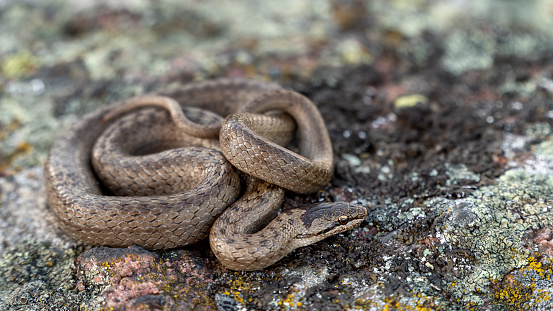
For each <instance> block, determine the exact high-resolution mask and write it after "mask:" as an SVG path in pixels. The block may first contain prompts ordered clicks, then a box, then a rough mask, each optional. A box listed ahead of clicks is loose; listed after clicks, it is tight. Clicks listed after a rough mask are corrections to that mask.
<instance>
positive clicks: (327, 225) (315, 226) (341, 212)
mask: <svg viewBox="0 0 553 311" xmlns="http://www.w3.org/2000/svg"><path fill="white" fill-rule="evenodd" d="M365 217H367V209H366V208H365V207H363V206H361V205H355V204H350V203H345V202H333V203H320V204H315V205H311V206H309V207H308V208H306V209H305V212H304V213H303V214H302V215H301V217H300V219H301V221H302V223H303V226H302V228H303V230H300V231H299V232H298V235H296V237H295V238H294V244H295V245H296V247H302V246H306V245H309V244H312V243H315V242H318V241H320V240H323V239H326V238H327V237H329V236H331V235H335V234H338V233H341V232H344V231H347V230H350V229H353V228H355V227H357V226H359V225H360V224H361V222H363V220H365Z"/></svg>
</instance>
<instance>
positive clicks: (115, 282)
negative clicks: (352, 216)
mask: <svg viewBox="0 0 553 311" xmlns="http://www.w3.org/2000/svg"><path fill="white" fill-rule="evenodd" d="M276 3H278V4H276ZM552 5H553V3H551V1H548V0H535V1H516V0H513V1H508V2H504V1H492V0H488V1H476V0H474V1H451V0H448V1H446V0H444V1H429V2H424V1H422V2H421V1H413V2H405V1H384V0H377V1H362V0H334V1H308V0H305V1H301V0H300V1H298V0H294V1H292V0H290V1H287V0H285V1H278V2H274V3H273V2H269V1H247V2H235V1H233V2H231V1H221V0H208V1H185V2H182V1H171V0H165V1H157V2H148V1H141V0H125V1H118V2H117V4H113V3H110V2H107V1H105V2H95V1H69V2H67V1H61V0H49V1H32V0H29V1H10V0H4V1H0V25H1V27H0V42H1V44H0V200H1V201H0V238H1V241H2V243H0V255H1V256H2V257H1V259H0V310H48V309H50V310H80V309H86V310H355V309H361V310H521V309H525V310H526V309H527V310H548V309H552V308H553V306H552V302H551V298H552V297H553V293H552V292H551V291H552V290H551V288H553V284H551V280H550V279H551V276H552V275H553V262H552V256H553V251H552V250H553V247H552V242H551V241H552V240H553V231H552V230H553V229H552V226H553V207H552V206H553V205H552V201H553V179H552V177H551V176H553V174H552V169H553V144H552V143H551V137H552V135H553V134H552V132H551V126H552V123H553V102H552V97H553V78H552V71H553V62H552V61H553V57H552V55H551V52H550V51H551V50H552V48H553V46H552V45H553V40H552V39H553V38H551V33H550V31H549V29H551V26H552V24H553V16H552V13H551V7H552ZM215 77H250V78H258V79H263V80H274V81H276V82H279V83H281V84H282V85H284V86H285V87H287V88H290V89H293V90H296V91H299V92H301V93H303V94H305V95H306V96H308V97H309V98H311V99H312V100H313V101H314V102H315V104H316V105H317V106H318V107H319V109H320V111H321V113H322V114H323V117H324V118H325V121H326V122H327V126H328V129H329V132H330V134H331V138H332V141H333V148H334V153H335V174H334V177H333V179H332V181H331V183H330V184H329V185H328V186H327V187H325V189H323V191H321V192H319V193H317V194H315V195H311V196H300V195H296V194H294V193H287V198H286V201H285V203H284V205H283V208H284V209H289V208H294V207H296V206H298V205H301V204H305V203H310V202H316V201H351V202H356V203H359V204H363V205H364V206H366V207H367V209H368V211H369V214H368V217H367V220H366V222H364V223H363V224H362V225H361V227H359V228H357V229H355V230H352V231H351V232H348V233H345V234H340V235H338V236H335V237H332V238H329V239H327V240H325V241H322V242H320V243H317V244H315V245H312V246H309V247H305V248H301V249H298V250H296V251H295V252H293V253H292V254H290V255H289V256H287V257H285V258H284V259H283V260H281V261H280V262H278V263H277V264H276V265H274V266H272V267H270V268H268V269H265V270H262V271H256V272H247V273H246V272H233V271H230V270H227V269H225V268H224V267H222V266H221V265H220V264H219V263H218V262H217V260H216V258H215V256H214V255H213V254H212V253H211V251H210V249H209V245H208V243H207V242H205V241H204V242H201V243H198V244H197V245H192V246H189V247H185V248H182V249H176V250H167V251H162V252H150V251H147V250H143V249H140V248H138V247H131V248H128V249H109V248H102V247H96V248H93V247H90V246H88V245H82V244H80V243H79V242H78V241H73V240H71V239H70V238H68V237H67V236H66V235H64V233H63V232H60V231H59V230H58V229H56V224H55V221H54V218H53V216H52V214H51V212H50V211H49V209H48V206H47V205H46V199H45V191H44V186H43V182H44V181H43V174H42V164H43V163H44V160H45V157H46V154H47V151H48V148H49V146H50V145H51V143H52V141H53V140H54V139H55V138H56V137H57V135H59V133H61V131H63V130H64V129H66V128H67V127H68V126H69V125H70V124H72V123H73V122H75V121H76V120H77V119H78V118H80V117H81V116H82V115H84V114H85V113H87V112H89V111H92V110H93V109H95V108H96V107H99V106H101V105H105V104H108V103H110V102H113V101H115V100H118V99H122V98H126V97H130V96H134V95H137V94H142V93H145V92H154V91H155V92H164V91H170V90H172V89H175V88H177V87H179V86H180V85H183V84H186V83H191V82H193V81H197V80H204V79H209V78H215Z"/></svg>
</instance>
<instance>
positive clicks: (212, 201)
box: [45, 79, 366, 270]
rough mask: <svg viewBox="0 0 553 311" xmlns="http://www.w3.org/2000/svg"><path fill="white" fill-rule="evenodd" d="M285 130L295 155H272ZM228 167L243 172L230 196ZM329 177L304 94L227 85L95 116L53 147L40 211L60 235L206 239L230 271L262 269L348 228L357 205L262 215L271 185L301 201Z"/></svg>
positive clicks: (157, 244) (276, 202)
mask: <svg viewBox="0 0 553 311" xmlns="http://www.w3.org/2000/svg"><path fill="white" fill-rule="evenodd" d="M181 104H183V105H184V106H182V107H181ZM148 106H154V107H148ZM155 106H161V107H162V108H160V107H155ZM139 108H140V109H139ZM198 108H201V109H202V110H199V109H198ZM205 110H207V111H211V112H205ZM272 111H279V113H271V112H272ZM267 112H269V113H267ZM220 116H227V118H226V119H225V120H224V122H223V120H222V118H221V117H220ZM290 116H291V117H292V118H291V117H290ZM295 127H297V132H298V135H297V137H298V140H299V146H300V148H299V149H300V154H301V155H299V154H295V153H293V152H291V151H289V150H287V149H285V148H284V147H281V145H282V144H285V143H286V142H287V141H289V140H290V139H292V135H293V133H294V130H295ZM219 133H220V135H219ZM217 136H219V137H217ZM184 146H186V147H184ZM229 162H230V163H229ZM93 167H94V169H93ZM236 168H238V169H239V170H241V171H243V172H245V173H246V174H247V175H248V177H247V178H246V179H247V180H248V183H247V189H246V191H245V193H244V194H243V195H242V197H241V198H239V199H238V200H237V197H238V196H239V194H240V178H239V174H238V172H237V169H236ZM331 173H332V150H331V145H330V139H329V137H328V133H327V131H326V127H325V125H324V122H323V120H322V118H321V116H320V114H319V112H318V111H317V109H316V108H315V106H314V105H313V104H312V103H311V102H310V101H309V100H308V99H307V98H305V97H303V96H301V95H299V94H297V93H294V92H291V91H286V90H283V89H281V88H280V87H279V86H278V85H276V84H272V83H263V82H257V81H252V80H227V79H222V80H215V81H208V82H203V83H197V84H190V85H187V86H185V87H183V88H181V89H179V90H178V91H175V92H173V93H172V94H171V97H163V96H144V97H138V98H134V99H130V100H127V101H123V102H120V103H117V104H114V105H110V106H105V107H102V108H99V109H98V110H96V111H94V112H92V113H91V114H89V115H87V116H85V117H84V118H83V119H82V120H81V121H79V122H77V123H76V124H75V125H73V126H72V127H71V128H70V129H69V130H68V131H67V132H65V133H64V134H63V135H62V136H61V137H60V138H59V139H58V140H57V141H56V142H55V143H54V145H53V146H52V148H51V150H50V153H49V156H48V160H47V162H46V164H45V178H46V187H47V193H48V203H49V206H50V208H51V210H52V211H53V212H54V214H55V215H56V219H57V221H58V223H59V225H60V227H61V228H62V229H63V230H64V231H66V232H67V233H68V234H69V235H70V236H72V237H74V238H76V239H78V240H81V241H83V242H85V243H88V244H92V245H105V246H113V247H126V246H130V245H139V246H142V247H145V248H148V249H167V248H174V247H179V246H183V245H187V244H191V243H194V242H196V241H198V240H201V239H203V238H205V237H206V236H207V235H208V234H209V233H210V231H211V234H210V245H211V247H212V249H213V251H214V253H215V255H216V256H217V258H218V259H219V260H220V261H221V262H222V263H223V264H224V265H225V266H227V267H228V268H230V269H234V270H256V269H262V268H264V267H267V266H269V265H271V264H273V263H275V262H276V261H278V260H279V259H280V258H282V257H283V256H285V255H286V254H287V253H289V252H290V251H292V250H293V249H295V248H297V247H300V246H304V245H308V244H311V243H314V242H316V241H319V240H322V239H324V238H326V237H328V236H330V235H333V234H336V233H339V232H343V231H345V230H348V229H350V228H353V227H355V226H357V225H359V224H360V223H361V222H362V220H363V219H364V217H365V216H366V210H365V208H364V207H361V206H356V205H351V204H347V203H328V204H323V205H316V206H313V207H309V208H306V209H295V210H292V211H289V212H286V213H282V214H280V215H279V216H278V217H276V218H274V217H275V216H276V214H277V212H278V209H279V206H280V203H281V201H282V199H283V196H284V189H283V188H285V189H289V190H292V191H296V192H299V193H312V192H314V191H317V190H319V189H320V188H321V187H322V186H324V185H325V184H326V183H328V181H329V179H330V177H331ZM258 178H259V179H258ZM98 179H100V180H101V181H102V182H99V181H98ZM261 179H262V180H261ZM273 218H274V219H273Z"/></svg>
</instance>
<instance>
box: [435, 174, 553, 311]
mask: <svg viewBox="0 0 553 311" xmlns="http://www.w3.org/2000/svg"><path fill="white" fill-rule="evenodd" d="M552 204H553V176H550V175H544V174H538V173H534V172H528V171H524V170H522V169H514V170H510V171H508V172H506V173H505V174H504V175H503V176H502V177H500V178H499V179H498V181H497V185H494V186H488V187H483V188H481V189H479V190H477V191H475V192H473V193H472V194H471V195H470V197H468V198H466V199H462V200H446V199H436V200H432V201H431V202H429V206H432V208H433V209H435V210H437V211H440V212H443V213H444V217H445V219H447V220H446V221H444V222H443V224H442V225H441V226H440V227H439V228H438V230H437V231H438V232H439V233H440V236H441V237H443V239H444V240H445V242H447V243H448V244H451V245H452V246H456V247H459V248H462V249H467V250H470V251H471V252H472V254H474V256H475V262H474V265H472V266H471V267H468V266H466V267H465V268H466V269H467V270H466V271H463V273H462V274H461V276H459V277H458V278H456V280H455V281H454V282H451V283H450V291H451V293H452V294H453V295H454V296H455V297H457V299H458V300H459V301H463V302H475V303H477V304H481V303H483V299H482V297H481V294H482V293H486V292H487V290H486V287H487V286H488V285H489V284H490V279H499V280H500V279H501V278H502V277H503V276H504V275H505V274H506V273H508V272H509V271H511V270H512V269H518V268H521V267H523V266H525V265H527V263H528V257H529V255H530V254H529V251H528V250H527V249H524V248H523V247H522V238H523V235H524V232H525V231H526V230H528V229H538V228H541V227H544V226H548V225H552V224H553V210H552V209H551V205H552Z"/></svg>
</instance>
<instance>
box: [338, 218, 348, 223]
mask: <svg viewBox="0 0 553 311" xmlns="http://www.w3.org/2000/svg"><path fill="white" fill-rule="evenodd" d="M338 222H339V223H340V224H341V225H345V224H347V223H348V217H347V216H340V217H338Z"/></svg>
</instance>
